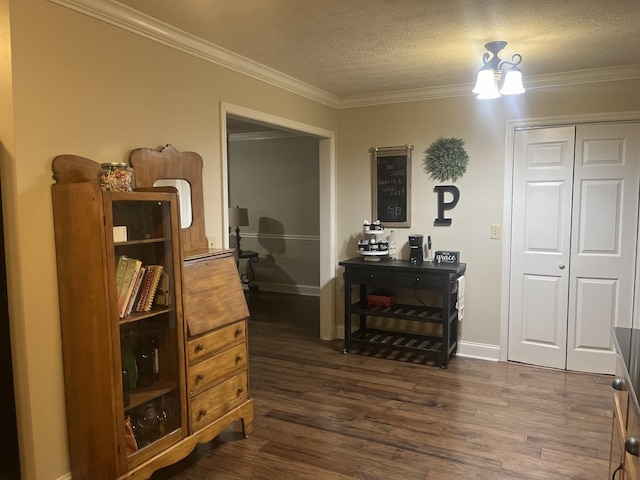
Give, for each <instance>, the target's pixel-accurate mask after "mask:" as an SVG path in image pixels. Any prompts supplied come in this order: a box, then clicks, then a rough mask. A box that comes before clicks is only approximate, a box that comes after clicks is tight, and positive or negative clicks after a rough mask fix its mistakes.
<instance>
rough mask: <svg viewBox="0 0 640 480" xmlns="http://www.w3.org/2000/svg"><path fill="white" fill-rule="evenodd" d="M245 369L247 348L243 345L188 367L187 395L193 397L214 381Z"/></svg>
mask: <svg viewBox="0 0 640 480" xmlns="http://www.w3.org/2000/svg"><path fill="white" fill-rule="evenodd" d="M246 368H247V346H246V344H244V343H241V344H239V345H236V346H235V347H231V348H230V349H229V350H225V351H223V352H220V353H218V354H217V355H213V356H212V357H209V358H207V359H206V360H203V361H202V362H199V363H196V364H195V365H191V366H190V367H189V373H188V379H187V382H188V386H189V395H190V396H192V397H193V396H194V395H197V394H198V393H200V392H201V391H202V390H204V389H206V388H207V387H208V386H210V385H212V384H214V383H215V382H216V381H218V380H220V379H222V378H224V377H226V376H228V375H230V374H232V373H233V372H235V371H240V370H242V369H246Z"/></svg>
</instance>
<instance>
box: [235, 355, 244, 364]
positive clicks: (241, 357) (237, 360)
mask: <svg viewBox="0 0 640 480" xmlns="http://www.w3.org/2000/svg"><path fill="white" fill-rule="evenodd" d="M242 360H244V357H243V356H242V354H240V353H239V354H238V355H236V363H240V362H241V361H242Z"/></svg>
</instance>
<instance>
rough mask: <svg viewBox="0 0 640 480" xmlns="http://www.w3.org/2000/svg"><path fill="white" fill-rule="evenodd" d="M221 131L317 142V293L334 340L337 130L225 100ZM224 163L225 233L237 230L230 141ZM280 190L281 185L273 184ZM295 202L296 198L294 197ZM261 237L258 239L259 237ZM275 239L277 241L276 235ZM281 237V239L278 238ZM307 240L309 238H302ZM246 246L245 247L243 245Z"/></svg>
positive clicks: (325, 333)
mask: <svg viewBox="0 0 640 480" xmlns="http://www.w3.org/2000/svg"><path fill="white" fill-rule="evenodd" d="M220 124H221V130H222V132H221V133H222V137H223V138H225V139H227V138H228V135H229V127H233V126H238V125H240V124H241V125H245V126H246V125H253V126H254V128H255V126H258V127H259V128H257V130H263V131H265V129H266V131H272V132H276V134H283V133H288V134H290V135H291V136H292V137H299V138H305V139H306V140H311V141H313V142H317V143H316V145H317V147H316V148H317V174H318V177H317V178H318V184H317V192H318V199H317V200H318V207H317V210H316V211H317V224H318V235H317V237H319V246H318V252H319V253H318V255H317V270H318V277H319V282H318V286H317V294H318V296H319V305H320V338H321V339H323V340H333V339H335V338H336V336H337V329H336V326H335V320H334V319H335V288H336V287H335V265H336V253H335V250H336V247H335V218H336V214H335V208H336V207H335V178H334V175H335V133H334V132H332V131H329V130H324V129H319V128H317V127H314V126H310V125H306V124H302V123H299V122H295V121H292V120H288V119H285V118H281V117H276V116H273V115H269V114H265V113H263V112H258V111H255V110H250V109H247V108H244V107H238V106H234V105H230V104H225V103H223V104H222V105H221V119H220ZM222 150H223V151H222V165H223V172H222V178H223V183H224V185H223V198H224V201H225V202H226V203H227V204H226V205H223V210H224V212H225V213H224V222H223V228H224V231H225V232H228V231H230V230H229V228H231V230H234V229H235V226H234V225H230V224H229V218H228V207H230V206H233V207H235V205H231V204H229V193H230V192H229V188H230V186H229V171H230V165H229V150H230V147H229V144H228V142H226V141H225V142H222ZM272 188H273V189H274V191H277V189H278V185H277V184H276V185H272ZM293 202H294V203H295V199H293ZM255 240H257V239H255ZM272 240H274V239H273V238H272ZM275 240H277V238H275ZM302 240H303V241H304V240H305V239H302ZM224 242H225V243H224V245H225V246H226V247H229V246H232V247H233V243H232V242H231V241H230V238H229V236H227V235H226V234H225V236H224ZM243 249H244V246H243Z"/></svg>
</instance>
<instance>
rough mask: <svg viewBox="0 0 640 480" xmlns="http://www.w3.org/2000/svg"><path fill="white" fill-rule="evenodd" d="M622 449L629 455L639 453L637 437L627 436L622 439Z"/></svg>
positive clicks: (639, 447)
mask: <svg viewBox="0 0 640 480" xmlns="http://www.w3.org/2000/svg"><path fill="white" fill-rule="evenodd" d="M624 449H625V450H626V452H627V453H628V454H630V455H633V456H634V457H637V456H638V455H639V454H640V445H639V444H638V438H637V437H627V439H626V440H625V441H624Z"/></svg>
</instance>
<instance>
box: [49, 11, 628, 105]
mask: <svg viewBox="0 0 640 480" xmlns="http://www.w3.org/2000/svg"><path fill="white" fill-rule="evenodd" d="M49 1H50V2H52V3H55V4H58V5H61V6H63V7H67V8H69V9H71V10H74V11H77V12H79V13H82V14H85V15H88V16H90V17H93V18H96V19H98V20H102V21H104V22H106V23H109V24H111V25H114V26H116V27H119V28H122V29H124V30H127V31H129V32H132V33H135V34H137V35H140V36H143V37H145V38H148V39H150V40H154V41H156V42H159V43H161V44H163V45H166V46H168V47H171V48H175V49H176V50H179V51H181V52H184V53H186V54H189V55H193V56H195V57H197V58H200V59H202V60H205V61H208V62H211V63H214V64H216V65H220V66H222V67H225V68H228V69H229V70H233V71H235V72H238V73H241V74H243V75H247V76H249V77H251V78H255V79H256V80H260V81H262V82H265V83H267V84H269V85H273V86H275V87H278V88H282V89H283V90H287V91H289V92H292V93H294V94H297V95H300V96H302V97H305V98H308V99H310V100H313V101H316V102H319V103H321V104H323V105H327V106H329V107H332V108H336V109H342V108H352V107H364V106H371V105H382V104H388V103H402V102H415V101H419V100H434V99H441V98H451V97H462V96H471V95H473V94H472V93H471V89H472V88H473V83H468V84H457V85H446V86H439V87H429V88H421V89H415V90H404V91H397V92H389V93H379V94H370V95H354V96H350V97H342V98H340V97H337V96H335V95H332V94H330V93H328V92H325V91H324V90H321V89H319V88H316V87H314V86H312V85H309V84H307V83H304V82H302V81H300V80H297V79H295V78H293V77H291V76H289V75H286V74H284V73H281V72H278V71H277V70H274V69H272V68H270V67H267V66H265V65H262V64H260V63H258V62H255V61H253V60H251V59H249V58H246V57H243V56H241V55H238V54H236V53H234V52H232V51H230V50H227V49H224V48H222V47H219V46H218V45H215V44H213V43H211V42H206V41H204V40H202V39H200V38H198V37H195V36H193V35H191V34H189V33H186V32H184V31H183V30H180V29H178V28H175V27H173V26H171V25H169V24H167V23H164V22H161V21H159V20H157V19H155V18H153V17H150V16H148V15H145V14H143V13H141V12H139V11H137V10H134V9H132V8H130V7H127V6H126V5H123V4H121V3H118V2H116V1H114V0H49ZM638 78H640V65H625V66H619V67H611V68H596V69H591V70H576V71H572V72H562V73H556V74H551V75H538V76H529V77H527V76H525V78H524V83H525V87H526V88H527V89H541V88H552V87H560V86H569V85H580V84H585V83H599V82H609V81H620V80H631V79H638Z"/></svg>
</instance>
